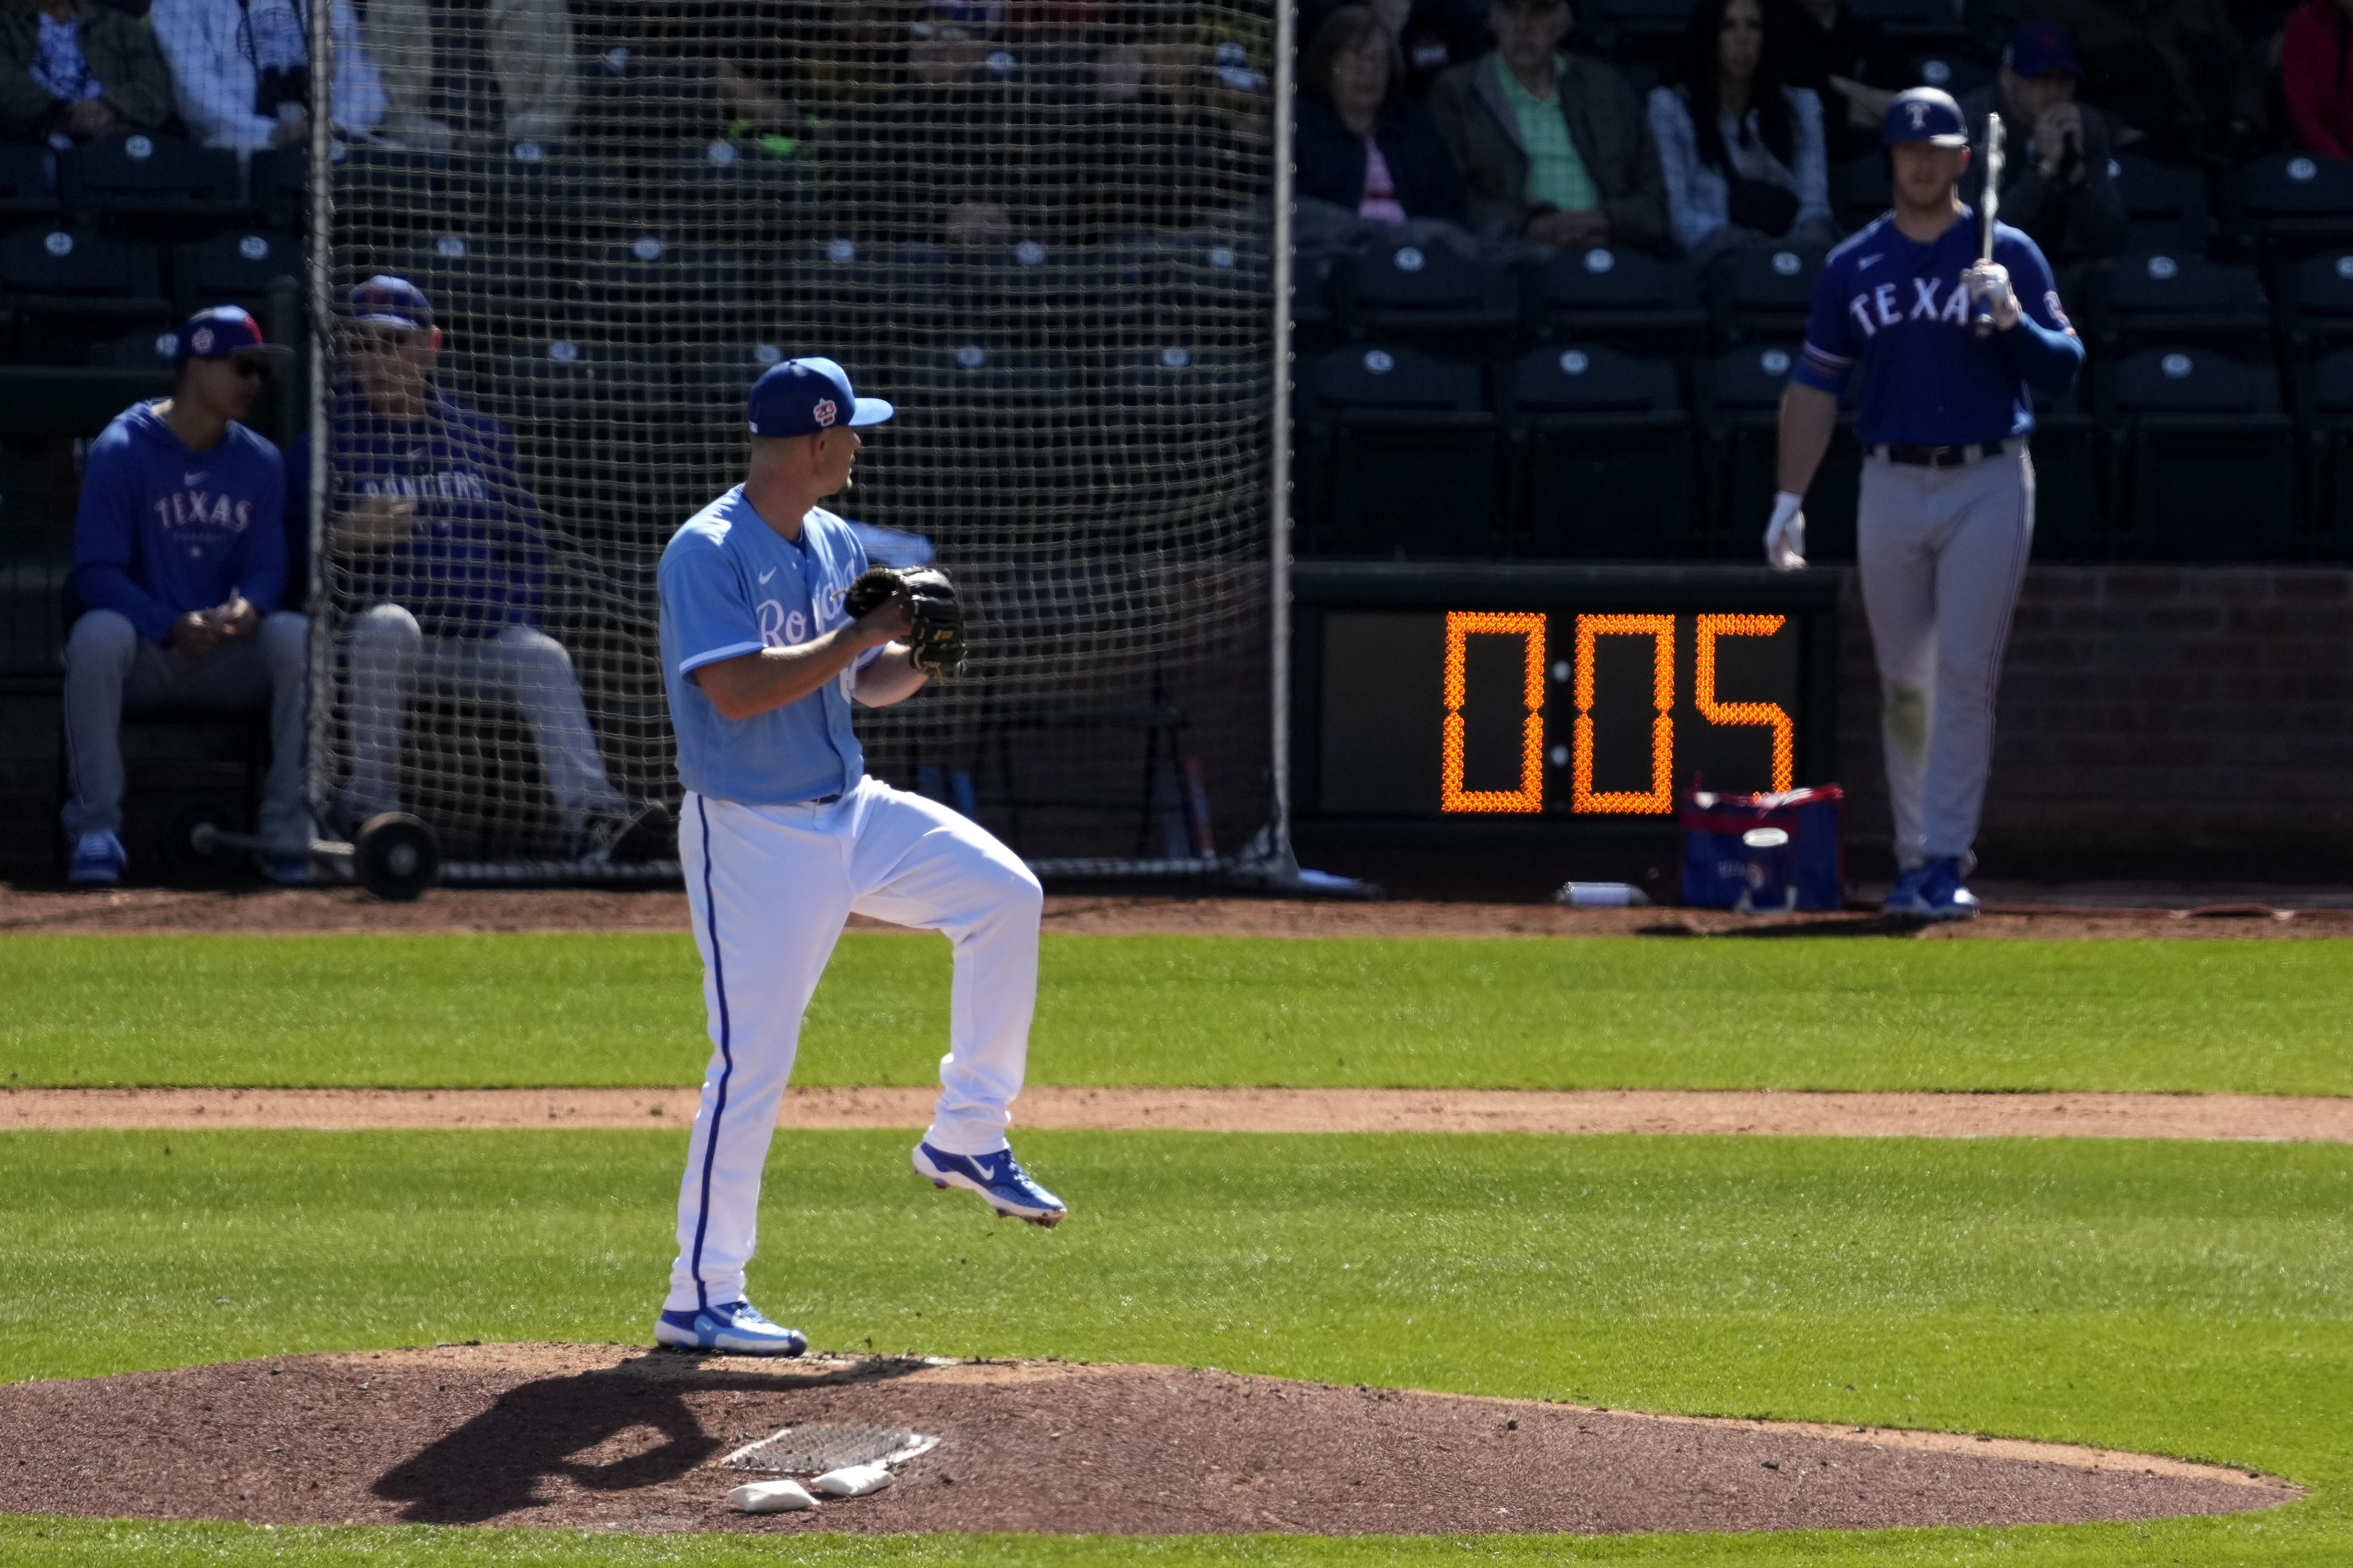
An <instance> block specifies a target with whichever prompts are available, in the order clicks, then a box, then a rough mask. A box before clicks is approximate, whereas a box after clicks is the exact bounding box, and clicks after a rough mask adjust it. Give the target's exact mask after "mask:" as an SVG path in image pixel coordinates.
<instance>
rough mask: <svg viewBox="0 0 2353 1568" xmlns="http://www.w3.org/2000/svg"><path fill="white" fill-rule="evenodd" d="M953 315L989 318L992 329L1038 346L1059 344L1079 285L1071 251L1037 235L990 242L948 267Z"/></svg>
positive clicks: (981, 319)
mask: <svg viewBox="0 0 2353 1568" xmlns="http://www.w3.org/2000/svg"><path fill="white" fill-rule="evenodd" d="M951 279H952V287H953V288H954V289H955V299H956V300H957V304H956V306H955V309H956V311H957V313H958V315H959V316H961V317H962V318H963V319H964V320H966V321H987V322H988V323H989V329H990V331H992V332H995V333H999V334H1005V335H1009V336H1013V337H1018V339H1019V340H1020V341H1021V342H1025V343H1029V344H1032V345H1034V346H1036V347H1038V348H1040V349H1050V348H1053V347H1057V346H1059V344H1058V342H1057V335H1058V332H1059V333H1060V335H1062V336H1064V337H1066V336H1067V334H1068V332H1069V330H1070V329H1069V321H1068V311H1069V310H1070V300H1071V291H1072V289H1075V288H1077V287H1078V286H1079V281H1078V279H1077V277H1076V276H1075V268H1074V266H1073V261H1072V253H1071V252H1069V251H1066V250H1065V249H1063V247H1060V246H1058V245H1049V244H1047V243H1046V242H1045V241H1043V240H1039V239H1016V240H1009V241H1007V242H1006V243H1004V244H1002V245H996V246H991V247H988V248H987V249H986V250H984V251H983V252H981V253H980V254H979V255H977V256H975V257H973V258H971V259H969V260H967V261H965V262H964V263H963V264H962V265H960V266H956V267H955V268H953V269H952V272H951Z"/></svg>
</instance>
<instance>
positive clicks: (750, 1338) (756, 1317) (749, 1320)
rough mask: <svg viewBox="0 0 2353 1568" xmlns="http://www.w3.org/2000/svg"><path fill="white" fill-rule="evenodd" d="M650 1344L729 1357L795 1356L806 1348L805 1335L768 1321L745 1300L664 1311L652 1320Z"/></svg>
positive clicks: (806, 1337) (806, 1338)
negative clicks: (710, 1352)
mask: <svg viewBox="0 0 2353 1568" xmlns="http://www.w3.org/2000/svg"><path fill="white" fill-rule="evenodd" d="M654 1343H656V1344H658V1345H668V1346H670V1348H671V1349H672V1350H681V1351H720V1352H724V1353H726V1354H729V1355H780V1356H797V1355H798V1354H800V1353H801V1352H803V1351H805V1350H807V1349H808V1336H807V1334H804V1333H802V1332H801V1331H799V1330H798V1329H787V1328H782V1327H779V1326H778V1325H776V1324H775V1323H772V1322H770V1321H768V1320H767V1319H765V1318H764V1317H762V1316H761V1315H760V1309H759V1308H757V1307H754V1305H752V1303H751V1302H749V1301H730V1302H728V1303H727V1304H726V1305H725V1306H723V1307H704V1308H702V1309H700V1310H696V1311H691V1312H664V1313H663V1314H662V1315H661V1316H660V1317H659V1318H656V1319H655V1320H654Z"/></svg>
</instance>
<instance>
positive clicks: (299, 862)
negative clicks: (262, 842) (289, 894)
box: [261, 855, 311, 888]
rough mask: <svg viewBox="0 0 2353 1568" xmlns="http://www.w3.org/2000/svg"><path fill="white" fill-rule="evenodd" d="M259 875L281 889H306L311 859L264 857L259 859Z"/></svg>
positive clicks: (281, 856) (302, 856)
mask: <svg viewBox="0 0 2353 1568" xmlns="http://www.w3.org/2000/svg"><path fill="white" fill-rule="evenodd" d="M261 874H262V875H263V876H265V877H267V878H269V879H270V880H271V881H273V882H275V883H277V884H278V885H279V886H280V887H281V888H301V887H308V886H309V885H310V881H311V858H310V857H309V856H308V855H265V856H263V857H262V858H261Z"/></svg>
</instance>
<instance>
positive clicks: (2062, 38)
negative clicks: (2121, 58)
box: [1961, 22, 2132, 265]
mask: <svg viewBox="0 0 2353 1568" xmlns="http://www.w3.org/2000/svg"><path fill="white" fill-rule="evenodd" d="M2081 75H2082V68H2081V67H2080V66H2079V65H2078V64H2077V63H2076V59H2075V40H2074V39H2073V38H2071V37H2068V36H2067V29H2066V28H2064V27H2063V26H2060V25H2059V24H2058V23H2056V22H2029V23H2028V24H2026V26H2023V27H2021V28H2019V29H2018V31H2017V32H2016V33H2014V34H2012V35H2011V36H2010V42H2009V43H2008V44H2006V45H2004V46H2003V47H2002V51H2001V74H2000V77H1999V78H1998V79H1996V82H1995V85H1994V86H1992V87H1988V88H1984V89H1980V90H1978V91H1977V92H1974V93H1971V94H1970V95H1969V96H1968V98H1965V99H1963V100H1961V110H1962V112H1963V113H1965V114H1966V115H1968V122H1969V138H1970V140H1971V141H1972V142H1975V143H1976V144H1977V145H1978V146H1980V147H1982V146H1984V145H1985V128H1986V118H1987V116H1988V115H1989V114H1992V113H1994V112H1995V97H1996V95H1997V94H1999V95H2000V114H2001V119H2002V132H2003V135H2004V137H2005V142H2004V145H2005V147H2006V149H2007V166H2006V168H2005V169H2004V171H2003V174H2002V181H2001V221H2002V222H2004V223H2006V224H2010V225H2011V226H2014V227H2017V228H2022V229H2024V230H2025V231H2026V232H2027V233H2028V234H2029V235H2031V237H2033V240H2034V243H2035V244H2036V245H2038V246H2040V247H2042V254H2043V255H2044V256H2045V257H2047V258H2050V260H2051V261H2052V263H2053V264H2054V265H2063V264H2064V263H2067V262H2072V261H2098V260H2104V259H2105V258H2108V257H2111V256H2114V255H2116V252H2118V251H2119V250H2122V249H2123V248H2124V246H2125V240H2126V237H2128V236H2129V235H2130V233H2131V231H2132V218H2131V216H2130V215H2129V214H2127V213H2126V211H2125V199H2124V194H2123V193H2122V192H2121V191H2119V190H2118V189H2117V188H2116V176H2115V175H2114V174H2110V173H2109V172H2108V163H2109V152H2110V149H2111V146H2112V144H2113V142H2112V138H2111V137H2110V134H2109V132H2108V121H2107V117H2106V116H2105V115H2104V114H2102V113H2101V112H2100V111H2099V110H2096V109H2093V108H2090V107H2089V106H2087V105H2084V104H2080V103H2077V102H2076V101H2075V81H2076V79H2077V78H2078V77H2079V76H2081ZM1984 189H1985V174H1984V171H1983V170H1981V169H1978V168H1976V167H1971V168H1970V169H1969V170H1968V172H1966V173H1965V174H1963V175H1962V176H1961V199H1962V200H1963V201H1966V202H1968V203H1970V204H1972V205H1974V204H1975V203H1976V202H1977V201H1978V197H1979V195H1980V194H1981V193H1982V192H1983V191H1984Z"/></svg>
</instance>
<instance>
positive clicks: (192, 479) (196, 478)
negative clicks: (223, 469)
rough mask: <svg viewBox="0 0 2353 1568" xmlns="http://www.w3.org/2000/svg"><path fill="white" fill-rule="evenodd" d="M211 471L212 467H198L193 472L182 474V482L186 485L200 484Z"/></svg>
mask: <svg viewBox="0 0 2353 1568" xmlns="http://www.w3.org/2000/svg"><path fill="white" fill-rule="evenodd" d="M211 472H212V470H211V469H210V468H198V469H197V470H196V471H195V473H193V474H182V475H181V476H180V482H181V483H182V484H184V485H200V484H203V483H204V482H205V479H206V476H207V475H209V474H210V473H211Z"/></svg>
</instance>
